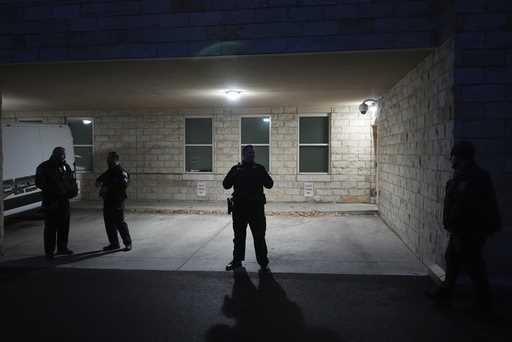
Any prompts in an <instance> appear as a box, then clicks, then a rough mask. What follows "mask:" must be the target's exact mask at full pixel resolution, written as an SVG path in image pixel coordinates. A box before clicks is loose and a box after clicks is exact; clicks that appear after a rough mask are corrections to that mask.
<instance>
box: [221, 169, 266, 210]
mask: <svg viewBox="0 0 512 342" xmlns="http://www.w3.org/2000/svg"><path fill="white" fill-rule="evenodd" d="M222 185H223V186H224V189H230V188H231V187H234V191H233V199H234V200H235V203H236V202H239V203H240V202H245V201H250V202H261V203H265V202H266V200H265V194H264V193H263V187H265V188H267V189H270V188H272V186H273V185H274V181H273V180H272V178H271V177H270V175H269V174H268V172H267V170H265V167H264V166H263V165H260V164H256V163H253V164H245V163H241V164H240V163H239V164H237V165H235V166H233V167H232V168H231V170H229V172H228V174H227V175H226V177H225V178H224V181H223V182H222Z"/></svg>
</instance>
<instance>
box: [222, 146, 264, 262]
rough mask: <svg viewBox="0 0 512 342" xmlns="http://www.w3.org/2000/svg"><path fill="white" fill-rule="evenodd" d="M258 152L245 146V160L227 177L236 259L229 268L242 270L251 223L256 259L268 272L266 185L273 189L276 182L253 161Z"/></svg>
mask: <svg viewBox="0 0 512 342" xmlns="http://www.w3.org/2000/svg"><path fill="white" fill-rule="evenodd" d="M254 158H255V152H254V147H253V146H252V145H246V146H244V148H243V150H242V162H241V163H238V164H237V165H235V166H233V167H232V168H231V170H229V172H228V174H227V175H226V177H225V178H224V181H223V186H224V189H230V188H231V187H234V191H233V210H232V218H233V231H234V239H233V243H234V248H233V260H232V261H231V262H230V263H228V264H227V265H226V270H227V271H229V270H233V269H235V270H236V269H239V268H241V267H242V261H243V260H244V259H245V238H246V232H247V225H249V226H250V228H251V232H252V236H253V240H254V248H255V250H256V260H257V261H258V264H259V265H260V267H261V270H262V271H268V270H269V269H268V257H267V244H266V241H265V232H266V219H265V208H264V207H265V203H266V198H265V194H264V193H263V187H265V188H267V189H271V188H272V186H273V185H274V181H273V180H272V178H271V177H270V175H269V174H268V172H267V170H266V169H265V167H264V166H263V165H260V164H257V163H255V162H254Z"/></svg>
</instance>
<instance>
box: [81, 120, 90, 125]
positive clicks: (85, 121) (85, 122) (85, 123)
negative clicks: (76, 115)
mask: <svg viewBox="0 0 512 342" xmlns="http://www.w3.org/2000/svg"><path fill="white" fill-rule="evenodd" d="M82 123H83V124H84V125H90V124H92V120H88V119H84V120H82Z"/></svg>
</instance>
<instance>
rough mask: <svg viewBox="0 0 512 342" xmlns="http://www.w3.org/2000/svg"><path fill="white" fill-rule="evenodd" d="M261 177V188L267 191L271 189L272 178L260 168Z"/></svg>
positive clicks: (272, 184)
mask: <svg viewBox="0 0 512 342" xmlns="http://www.w3.org/2000/svg"><path fill="white" fill-rule="evenodd" d="M262 171H263V172H262V174H263V175H262V176H263V180H262V183H263V186H264V187H265V188H267V189H272V187H273V186H274V180H273V179H272V177H270V175H269V174H268V172H267V170H266V169H265V168H264V167H262Z"/></svg>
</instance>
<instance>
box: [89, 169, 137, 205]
mask: <svg viewBox="0 0 512 342" xmlns="http://www.w3.org/2000/svg"><path fill="white" fill-rule="evenodd" d="M129 179H130V176H129V175H128V172H127V171H126V170H125V169H123V168H122V167H121V165H119V164H118V165H115V166H112V167H110V168H109V169H108V170H107V171H105V172H103V173H102V174H101V176H99V177H98V179H97V180H96V182H97V183H101V190H100V196H101V197H103V199H104V200H105V202H109V203H117V202H121V201H124V200H125V199H126V198H127V197H128V196H127V195H126V188H127V187H128V182H129Z"/></svg>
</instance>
